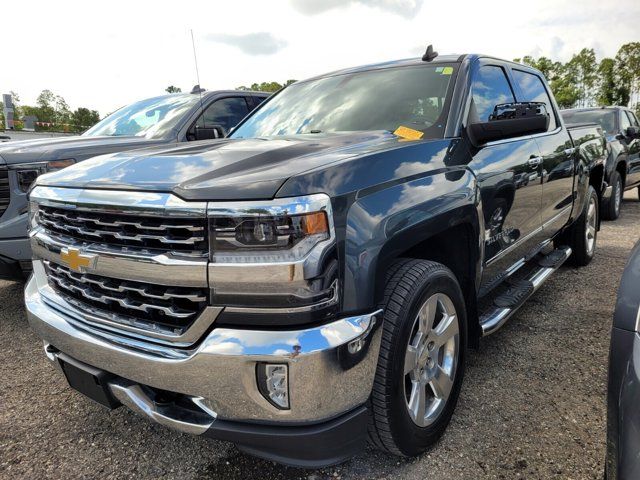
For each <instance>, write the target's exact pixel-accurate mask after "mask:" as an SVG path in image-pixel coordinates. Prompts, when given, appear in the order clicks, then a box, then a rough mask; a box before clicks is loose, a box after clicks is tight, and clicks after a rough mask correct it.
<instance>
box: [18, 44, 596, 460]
mask: <svg viewBox="0 0 640 480" xmlns="http://www.w3.org/2000/svg"><path fill="white" fill-rule="evenodd" d="M605 145H606V144H605V139H604V136H603V134H602V131H601V129H600V127H599V126H597V125H595V124H594V125H583V126H580V127H577V128H575V129H567V128H566V126H565V125H564V123H563V121H562V118H561V116H560V115H559V113H558V107H557V105H556V103H555V101H554V99H553V96H552V94H551V92H550V90H549V87H548V85H547V83H546V81H545V79H544V77H543V76H542V75H541V73H540V72H538V71H537V70H534V69H532V68H529V67H527V66H523V65H519V64H515V63H512V62H508V61H504V60H499V59H496V58H492V57H487V56H482V55H471V54H469V55H462V56H437V54H435V52H433V51H432V49H431V48H430V49H428V50H427V53H426V54H425V56H424V57H423V58H417V59H410V60H401V61H395V62H387V63H383V64H379V65H369V66H365V67H359V68H352V69H347V70H342V71H338V72H333V73H329V74H326V75H321V76H318V77H315V78H311V79H309V80H305V81H301V82H298V83H295V84H293V85H290V86H288V87H286V88H285V89H283V90H282V91H280V92H279V93H277V94H275V95H274V96H272V97H271V98H269V99H268V100H267V101H265V102H263V103H262V104H261V105H260V106H259V107H258V108H257V109H256V110H255V111H254V112H253V113H252V114H251V115H250V116H248V117H247V118H246V119H245V120H244V121H243V122H241V123H240V124H239V125H238V127H237V128H236V129H235V130H234V131H233V132H232V133H231V135H230V136H229V137H228V138H226V139H221V140H215V141H212V142H209V143H203V144H198V145H186V146H179V147H177V148H166V149H155V150H150V151H147V152H142V151H136V152H128V153H119V154H114V155H107V156H101V157H98V158H94V159H91V160H89V161H87V162H84V163H83V164H81V165H77V166H72V167H69V168H67V169H65V170H64V171H61V172H56V173H50V174H47V175H43V176H41V177H39V178H38V180H37V183H36V186H35V187H34V188H33V189H32V190H31V193H30V222H31V230H30V238H31V242H32V247H33V252H34V258H35V259H34V262H33V272H34V273H33V276H32V277H31V279H30V280H29V282H28V284H27V285H26V289H25V301H26V310H27V315H28V319H29V323H30V324H31V326H32V327H33V329H34V330H35V332H37V334H38V335H39V336H40V337H41V338H42V339H43V340H44V350H45V354H46V356H47V358H48V359H49V360H50V361H51V362H52V363H53V364H54V365H55V366H57V367H58V368H59V369H60V370H61V371H62V372H63V373H64V375H65V376H66V378H67V380H68V382H69V384H70V385H71V386H72V387H73V388H75V389H77V390H79V391H80V392H82V393H84V394H85V395H87V396H88V397H90V398H92V399H93V400H95V401H97V402H99V403H101V404H103V405H105V406H107V407H109V408H115V407H118V406H120V405H126V406H128V407H129V408H131V409H133V410H135V411H137V412H139V413H140V414H141V415H143V416H145V417H147V418H149V419H151V420H153V421H155V422H158V423H160V424H163V425H166V426H169V427H172V428H175V429H177V430H179V431H183V432H189V433H192V434H199V435H205V436H210V437H214V438H218V439H222V440H227V441H230V442H233V443H235V444H237V445H238V447H239V448H240V449H242V450H244V451H246V452H249V453H251V454H253V455H258V456H261V457H265V458H268V459H272V460H274V461H277V462H282V463H286V464H291V465H297V466H304V467H312V466H313V467H317V466H321V465H329V464H333V463H338V462H341V461H344V460H345V459H347V458H349V457H350V456H351V455H353V454H354V453H355V452H357V451H359V450H360V449H361V448H362V447H363V445H364V444H365V440H366V439H367V438H368V439H369V441H370V442H371V443H372V444H374V445H376V446H377V447H378V448H380V449H382V450H384V451H386V452H390V453H393V454H397V455H401V456H414V455H419V454H421V453H422V452H424V451H425V449H427V448H428V447H429V445H431V444H433V443H434V442H435V441H436V440H437V439H438V438H439V437H440V435H442V433H443V432H444V430H445V428H446V426H447V424H448V423H449V420H450V419H451V416H452V415H453V412H454V408H455V406H456V402H457V399H458V395H459V393H460V387H461V383H462V379H463V375H464V370H465V363H466V358H467V357H466V351H467V346H468V345H475V344H476V343H477V342H478V341H479V339H480V338H481V337H483V336H485V335H489V334H491V333H493V332H495V331H496V330H497V329H499V328H500V327H501V326H502V325H504V323H505V322H506V321H507V320H508V319H509V317H511V316H512V315H513V314H514V313H515V312H516V311H517V310H518V308H519V307H520V306H521V305H522V304H523V303H524V302H525V301H526V300H527V299H528V298H529V297H530V296H531V295H532V294H533V293H534V292H535V291H536V290H537V289H538V288H539V287H540V285H542V284H543V282H544V281H545V280H546V279H547V278H549V276H550V275H551V274H552V273H553V272H554V271H555V270H556V269H557V268H559V267H560V265H562V264H563V263H564V262H565V261H566V260H569V259H570V261H571V262H573V264H575V265H578V266H580V265H586V264H587V263H589V262H590V261H591V259H592V258H593V255H594V252H595V248H596V238H597V230H598V225H599V220H598V206H599V195H600V193H601V191H602V176H603V172H602V170H603V162H604V157H605ZM69 414H70V415H71V414H72V413H69Z"/></svg>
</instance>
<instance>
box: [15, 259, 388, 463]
mask: <svg viewBox="0 0 640 480" xmlns="http://www.w3.org/2000/svg"><path fill="white" fill-rule="evenodd" d="M45 291H46V296H43V295H42V293H43V292H45ZM50 295H55V292H53V291H52V290H51V288H50V287H49V285H48V284H47V280H46V276H45V275H44V270H43V267H42V263H41V262H40V261H36V262H34V275H33V276H32V277H31V279H30V280H29V282H28V284H27V286H26V289H25V302H26V309H27V315H28V319H29V323H30V324H31V326H32V328H33V329H34V330H35V331H36V333H37V334H38V335H39V336H40V337H41V338H42V339H43V340H44V341H45V345H47V352H48V354H47V356H48V357H49V359H50V360H51V361H53V362H56V355H58V354H65V355H68V356H70V357H72V358H74V359H76V360H78V361H80V362H83V363H85V364H88V365H91V366H93V367H96V368H98V369H100V370H103V371H105V372H109V373H110V374H112V375H113V376H114V379H115V380H113V385H111V384H110V387H112V388H111V390H112V392H114V395H115V396H116V397H117V398H118V400H119V401H120V403H123V404H125V405H128V406H130V407H131V408H133V409H135V410H137V411H139V412H140V413H143V414H144V415H146V416H147V417H149V418H151V419H153V420H155V421H157V422H159V423H163V424H165V425H168V426H171V427H173V428H176V429H178V430H181V431H186V432H189V433H197V434H201V433H206V434H213V435H214V436H219V435H217V434H216V431H219V430H220V428H221V426H224V425H227V424H228V423H229V422H231V423H233V424H236V425H241V426H242V425H244V426H246V425H253V427H251V428H254V427H255V428H256V429H258V430H259V429H266V430H265V431H270V430H269V429H274V428H275V429H279V428H285V429H294V430H295V429H298V430H299V432H301V433H302V434H303V436H308V435H309V432H312V431H314V429H315V430H317V431H319V432H325V433H324V434H323V435H325V436H324V437H323V438H325V440H323V442H326V439H327V438H329V437H331V435H329V437H326V431H327V428H326V425H327V424H326V422H330V423H331V422H334V423H335V422H337V423H336V425H342V424H343V423H344V422H343V421H342V420H340V418H343V419H344V415H345V414H347V415H349V414H350V412H351V413H353V412H354V411H360V410H358V409H361V408H362V405H364V404H365V402H366V401H367V399H368V397H369V394H370V392H371V388H372V385H373V378H374V374H375V369H376V365H377V359H378V352H379V347H380V335H381V329H380V328H379V326H380V324H381V320H382V316H381V315H380V312H374V313H371V314H367V315H360V316H356V317H350V318H343V319H340V320H336V321H334V322H332V323H328V324H326V325H322V326H319V327H315V328H307V329H302V330H291V331H282V330H240V329H229V328H215V322H214V328H213V329H212V330H210V332H209V333H208V334H205V336H204V338H202V339H201V341H199V342H197V343H196V344H195V345H194V346H192V347H188V348H180V347H174V346H168V345H160V344H156V343H152V342H148V341H142V340H140V339H136V338H134V337H130V336H124V334H123V335H119V334H115V333H113V332H110V331H107V330H103V329H100V328H96V327H95V326H91V325H89V324H85V323H82V322H79V321H78V319H76V318H73V317H72V316H70V315H68V314H67V313H65V311H64V310H60V309H59V308H57V307H56V306H54V304H51V303H50V302H48V301H47V298H46V297H50ZM58 352H59V353H58ZM258 362H267V363H280V364H281V363H286V364H287V365H288V372H289V398H290V406H291V408H290V409H289V410H279V409H277V408H276V407H275V406H273V405H272V404H271V403H269V402H268V401H267V400H266V399H265V398H264V396H263V395H262V394H261V393H260V391H259V389H258V385H257V380H256V366H257V364H258ZM148 388H151V389H157V390H160V391H169V392H175V393H178V394H181V395H183V396H184V399H186V400H188V401H192V402H193V403H194V404H195V405H198V406H199V407H200V408H201V410H202V414H203V415H204V416H201V417H200V420H199V421H185V420H184V418H183V415H181V413H180V411H178V410H176V409H173V410H172V409H171V408H168V407H166V406H163V407H162V408H163V411H162V414H161V415H158V414H157V413H154V410H153V409H154V402H153V400H152V398H150V397H149V396H146V398H145V395H142V394H141V393H140V392H143V391H145V389H148ZM131 392H133V393H131ZM361 415H362V413H359V414H358V415H356V417H357V418H359V420H354V422H355V423H354V424H355V425H357V426H358V428H357V429H356V430H358V431H357V432H352V433H353V434H354V436H357V437H358V438H360V437H361V436H363V435H364V433H365V431H366V421H365V422H363V421H362V419H361ZM207 416H208V417H207ZM207 422H209V424H208V425H207ZM314 425H315V427H314ZM322 425H325V427H322ZM243 428H244V427H243ZM251 428H249V427H246V428H245V430H247V429H248V430H247V431H248V432H249V433H248V435H249V437H248V438H249V439H251V438H253V437H252V434H251V433H250V431H251ZM349 428H352V427H349ZM305 429H306V430H305ZM223 430H224V431H228V430H229V428H228V425H227V427H226V428H225V429H223ZM289 432H293V430H289ZM343 433H344V432H343ZM355 433H357V435H355ZM229 435H230V437H229V439H231V441H239V440H235V438H236V437H234V436H233V435H231V434H229ZM234 435H235V434H234ZM285 435H292V433H289V434H285ZM231 437H233V438H231ZM294 437H295V436H292V437H291V438H294ZM256 438H257V437H256ZM331 438H332V437H331ZM224 439H226V438H224ZM253 440H255V441H257V440H256V439H255V438H254V439H253ZM255 441H253V442H252V441H244V442H239V443H240V445H244V447H245V449H248V450H251V449H253V450H254V451H253V453H256V454H260V452H261V451H262V450H260V449H261V448H262V447H261V446H260V445H262V444H256V443H255ZM321 443H322V442H321ZM329 443H331V442H329ZM360 443H361V442H360ZM268 444H269V442H266V443H265V444H264V445H262V446H263V447H265V448H266V447H267V446H268ZM343 447H344V448H345V449H346V446H345V445H343ZM274 448H275V446H274ZM347 450H349V452H351V453H350V454H352V453H353V452H352V449H347ZM345 451H346V450H345ZM262 452H263V456H269V455H267V454H266V453H264V451H262ZM335 453H336V452H334V454H331V455H329V456H328V457H327V458H325V459H324V460H325V461H319V460H322V459H318V458H316V459H315V460H314V462H316V464H318V465H320V464H329V463H335V462H336V461H340V459H338V458H337V457H336V455H335ZM320 456H321V457H322V456H323V455H320ZM280 457H282V458H280ZM270 458H273V459H276V460H278V459H279V461H283V462H284V463H294V464H301V465H303V464H304V462H303V463H296V462H295V461H293V460H291V459H290V460H291V461H286V459H284V452H283V451H279V453H277V454H275V453H274V454H272V455H270ZM345 458H346V457H345ZM312 463H313V462H312Z"/></svg>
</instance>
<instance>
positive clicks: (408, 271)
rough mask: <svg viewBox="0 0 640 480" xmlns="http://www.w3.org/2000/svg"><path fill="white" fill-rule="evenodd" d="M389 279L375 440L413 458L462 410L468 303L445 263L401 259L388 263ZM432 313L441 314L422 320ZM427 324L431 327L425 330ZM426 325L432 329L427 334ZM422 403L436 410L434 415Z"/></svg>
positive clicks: (372, 426)
mask: <svg viewBox="0 0 640 480" xmlns="http://www.w3.org/2000/svg"><path fill="white" fill-rule="evenodd" d="M386 280H387V283H386V287H385V292H384V298H383V301H382V304H381V305H380V306H381V308H383V309H384V322H383V332H382V341H381V345H380V355H379V359H378V366H377V370H376V375H375V379H374V385H373V391H372V393H371V399H370V406H371V416H370V421H369V442H370V443H371V444H373V445H374V446H375V447H377V448H379V449H380V450H383V451H385V452H388V453H392V454H395V455H400V456H404V457H412V456H416V455H419V454H421V453H423V452H424V451H425V450H427V449H428V448H429V447H430V446H431V445H432V444H434V443H435V442H436V441H437V440H438V439H439V438H440V436H441V435H442V434H443V432H444V431H445V429H446V427H447V425H448V424H449V421H450V420H451V417H452V415H453V411H454V409H455V407H456V404H457V401H458V396H459V394H460V387H461V385H462V379H463V376H464V369H465V360H466V348H467V318H466V310H465V303H464V297H463V294H462V290H461V288H460V285H459V284H458V281H457V279H456V277H455V276H454V274H453V273H452V272H451V270H449V269H448V268H447V267H445V266H444V265H442V264H440V263H436V262H431V261H426V260H410V259H402V260H399V261H397V262H395V263H394V264H393V265H392V266H391V267H390V268H389V270H388V273H387V279H386ZM423 307H424V309H423ZM432 307H435V308H432ZM452 309H453V310H452ZM430 311H433V312H435V313H436V314H435V315H434V316H433V317H434V321H433V322H432V323H431V322H428V321H426V320H427V319H430V317H431V315H421V317H420V318H423V319H425V320H423V321H421V320H420V319H419V318H418V317H419V314H422V313H428V312H430ZM452 312H453V317H452V316H450V315H449V314H451V313H452ZM428 323H431V325H432V328H431V329H427V328H426V327H425V328H424V329H423V327H424V326H425V325H427V324H428ZM445 327H446V328H445ZM456 327H457V331H456ZM421 329H423V331H427V330H428V331H429V332H430V333H429V334H428V335H426V336H425V335H424V334H423V333H421ZM445 339H446V341H445ZM410 350H411V351H410ZM413 365H415V367H413ZM421 367H422V370H421ZM408 369H410V371H409V373H405V372H406V371H407V370H408ZM434 375H437V376H434ZM429 380H430V381H429ZM436 392H438V393H436ZM447 393H448V395H447ZM420 399H423V402H422V403H421V402H420V401H419V400H420ZM409 405H412V407H413V410H412V411H413V412H414V413H413V414H411V413H410V410H409V409H410V407H409ZM422 405H424V406H426V407H430V408H431V409H432V410H431V411H430V412H431V416H429V415H428V413H429V410H428V408H426V407H425V409H424V412H423V411H422V409H420V407H421V406H422ZM418 411H419V412H420V413H416V412H418ZM422 413H424V415H422ZM412 417H413V418H412Z"/></svg>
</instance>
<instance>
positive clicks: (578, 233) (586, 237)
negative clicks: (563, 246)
mask: <svg viewBox="0 0 640 480" xmlns="http://www.w3.org/2000/svg"><path fill="white" fill-rule="evenodd" d="M598 215H599V212H598V194H597V193H596V191H595V189H594V188H593V187H592V186H589V190H588V192H587V201H586V202H585V206H584V208H583V210H582V213H581V214H580V217H578V219H577V220H576V221H575V222H574V223H573V225H571V226H570V227H569V230H568V231H567V232H566V234H565V237H564V238H565V240H566V242H567V243H568V244H569V246H570V247H571V250H573V253H572V254H571V258H570V262H571V263H573V265H575V266H577V267H582V266H585V265H588V264H589V262H591V260H592V259H593V256H594V254H595V251H596V241H597V239H598Z"/></svg>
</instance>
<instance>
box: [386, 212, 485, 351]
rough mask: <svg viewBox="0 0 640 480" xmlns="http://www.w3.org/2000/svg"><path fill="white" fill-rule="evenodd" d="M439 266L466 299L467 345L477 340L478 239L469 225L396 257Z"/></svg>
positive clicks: (427, 240)
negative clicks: (453, 280)
mask: <svg viewBox="0 0 640 480" xmlns="http://www.w3.org/2000/svg"><path fill="white" fill-rule="evenodd" d="M397 258H416V259H422V260H431V261H433V262H438V263H441V264H443V265H445V266H446V267H447V268H449V269H450V270H451V271H452V272H453V274H454V275H455V276H456V279H457V280H458V283H459V284H460V287H461V288H462V292H463V294H464V297H465V303H466V307H467V324H468V325H469V341H470V345H476V344H477V340H478V339H479V337H480V326H479V324H478V313H477V298H476V268H477V263H478V237H477V233H474V229H473V227H472V226H471V225H470V224H459V225H456V226H453V227H450V228H448V229H447V230H445V231H443V232H441V233H438V234H436V235H434V236H432V237H429V238H428V239H426V240H424V241H423V242H420V243H418V244H417V245H414V246H412V247H411V248H408V249H407V250H405V251H404V252H401V253H400V254H399V255H397Z"/></svg>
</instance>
